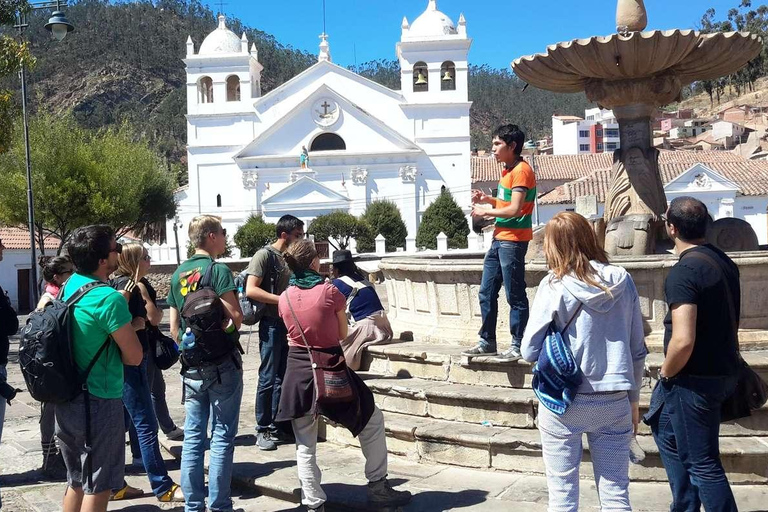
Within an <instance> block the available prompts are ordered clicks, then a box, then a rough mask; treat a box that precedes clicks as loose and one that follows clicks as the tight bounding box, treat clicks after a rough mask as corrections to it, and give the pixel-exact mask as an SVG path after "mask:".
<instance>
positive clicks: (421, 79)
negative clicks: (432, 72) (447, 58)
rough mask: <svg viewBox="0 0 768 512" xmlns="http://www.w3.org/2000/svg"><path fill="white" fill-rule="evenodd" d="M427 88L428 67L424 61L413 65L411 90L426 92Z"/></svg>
mask: <svg viewBox="0 0 768 512" xmlns="http://www.w3.org/2000/svg"><path fill="white" fill-rule="evenodd" d="M428 90H429V69H428V68H427V64H426V63H424V62H417V63H416V64H414V65H413V92H427V91H428Z"/></svg>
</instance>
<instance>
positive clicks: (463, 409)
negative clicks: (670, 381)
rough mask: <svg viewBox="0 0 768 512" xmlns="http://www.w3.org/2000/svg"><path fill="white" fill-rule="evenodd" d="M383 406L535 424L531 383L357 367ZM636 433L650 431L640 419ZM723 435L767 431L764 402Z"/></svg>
mask: <svg viewBox="0 0 768 512" xmlns="http://www.w3.org/2000/svg"><path fill="white" fill-rule="evenodd" d="M358 375H360V376H361V377H362V378H363V379H364V380H365V383H366V384H367V385H368V387H369V388H370V389H371V390H372V391H373V393H374V398H375V400H376V404H377V405H378V406H379V408H380V409H381V410H382V411H389V412H394V413H401V414H407V415H411V416H419V417H424V418H436V419H442V420H450V421H457V422H466V423H475V424H491V425H493V426H500V427H515V428H531V429H534V428H536V423H535V421H536V416H537V411H538V407H539V401H538V400H537V398H536V395H535V394H534V392H533V390H532V389H530V388H524V389H518V388H500V387H490V386H478V385H470V384H455V383H450V382H444V381H443V382H441V381H436V380H427V379H415V378H396V377H388V376H380V375H377V374H373V373H369V372H358ZM650 398H651V396H650V388H645V389H644V392H642V393H641V394H640V412H641V414H645V412H647V410H648V406H649V404H650ZM640 429H641V433H646V434H648V433H650V428H649V427H648V426H647V425H645V424H644V423H642V424H641V425H640ZM720 433H721V435H722V436H768V405H766V406H765V407H763V408H762V409H760V410H759V411H755V412H753V414H752V416H750V417H749V418H744V419H741V420H738V421H736V422H730V423H726V424H723V425H722V427H721V429H720Z"/></svg>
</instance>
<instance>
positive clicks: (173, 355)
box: [147, 324, 179, 370]
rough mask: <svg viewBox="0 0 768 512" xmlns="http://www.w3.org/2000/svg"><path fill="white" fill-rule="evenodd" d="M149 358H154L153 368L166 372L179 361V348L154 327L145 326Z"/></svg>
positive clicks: (171, 339)
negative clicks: (149, 351) (150, 352)
mask: <svg viewBox="0 0 768 512" xmlns="http://www.w3.org/2000/svg"><path fill="white" fill-rule="evenodd" d="M147 335H148V337H149V348H150V350H151V351H152V354H151V357H154V358H155V366H157V367H158V368H160V369H161V370H168V369H169V368H170V367H171V366H173V365H175V364H176V363H177V362H178V360H179V346H178V345H177V344H176V342H175V341H174V340H173V338H171V337H170V336H166V335H165V334H163V332H162V331H161V330H160V329H158V328H157V327H156V326H154V325H149V324H148V325H147Z"/></svg>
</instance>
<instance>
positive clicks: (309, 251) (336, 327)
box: [276, 240, 411, 511]
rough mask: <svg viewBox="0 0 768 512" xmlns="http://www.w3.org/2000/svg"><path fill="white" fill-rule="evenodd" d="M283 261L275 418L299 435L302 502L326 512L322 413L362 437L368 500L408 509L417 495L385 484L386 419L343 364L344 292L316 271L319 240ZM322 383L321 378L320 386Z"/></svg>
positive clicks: (293, 249) (293, 248) (292, 250)
mask: <svg viewBox="0 0 768 512" xmlns="http://www.w3.org/2000/svg"><path fill="white" fill-rule="evenodd" d="M284 257H285V261H286V262H287V263H288V267H289V268H290V269H291V271H292V272H293V275H292V276H291V280H290V285H289V286H288V289H287V290H286V291H285V292H283V293H282V294H281V295H280V302H279V303H278V306H277V309H278V312H279V314H280V318H282V319H283V322H284V323H285V326H286V328H287V329H288V363H287V366H286V370H285V379H284V381H283V389H282V394H281V396H280V406H279V408H278V412H277V418H276V419H277V421H279V422H285V421H290V422H291V425H292V427H293V433H294V435H295V436H296V465H297V468H298V472H299V481H300V482H301V494H302V496H301V502H302V503H303V504H304V505H305V506H306V507H307V508H309V510H320V511H322V510H324V507H325V506H324V503H325V500H326V495H325V492H323V489H322V487H320V476H321V475H320V468H319V467H318V465H317V457H316V454H315V453H316V448H317V416H318V415H323V416H325V417H327V418H329V419H330V420H331V421H333V422H334V423H337V424H340V425H343V426H344V427H346V428H347V429H348V430H349V431H350V432H351V433H352V435H353V436H355V437H358V438H359V439H360V446H361V448H362V450H363V455H365V476H366V478H367V479H368V482H369V483H368V501H369V503H370V504H371V505H372V506H378V507H386V506H390V507H397V506H400V505H405V504H406V503H408V502H409V501H410V499H411V494H410V493H409V492H408V491H396V490H394V489H392V487H390V485H389V481H388V480H387V441H386V434H385V432H384V416H383V415H382V413H381V411H380V410H379V409H378V408H377V407H376V405H374V403H373V395H372V394H371V391H370V390H369V389H368V388H367V387H366V385H365V384H364V383H363V381H362V380H360V378H359V377H358V376H357V375H356V374H355V373H354V372H353V371H352V370H350V369H348V368H347V366H346V363H345V361H344V355H343V351H342V348H341V340H343V339H344V338H345V337H346V335H347V315H346V300H345V298H344V295H342V293H341V292H340V291H339V290H338V289H337V288H336V287H335V286H333V285H332V284H331V283H329V282H327V281H326V280H325V279H324V278H323V277H322V276H321V275H320V274H319V273H318V272H319V270H320V259H319V258H318V256H317V251H316V250H315V245H314V243H313V242H311V241H309V240H299V241H296V242H293V243H292V244H291V245H289V246H288V249H286V251H285V253H284ZM315 363H317V364H318V367H319V368H330V367H332V368H333V371H334V372H337V373H336V374H335V376H334V377H332V380H331V381H326V380H325V379H324V377H323V371H322V370H314V371H313V367H315ZM316 378H317V379H318V380H320V379H323V380H322V382H318V381H315V379H316ZM326 385H328V387H326ZM318 391H319V392H320V395H321V396H318ZM331 402H333V403H331Z"/></svg>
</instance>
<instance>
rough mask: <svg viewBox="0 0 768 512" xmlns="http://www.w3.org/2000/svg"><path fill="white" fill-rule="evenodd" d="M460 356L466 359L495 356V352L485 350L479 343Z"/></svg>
mask: <svg viewBox="0 0 768 512" xmlns="http://www.w3.org/2000/svg"><path fill="white" fill-rule="evenodd" d="M461 355H463V356H468V357H478V356H495V355H496V350H492V349H489V348H486V347H485V346H484V345H481V344H480V343H478V344H477V345H475V346H474V347H472V348H470V349H469V350H465V351H463V352H462V353H461Z"/></svg>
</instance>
